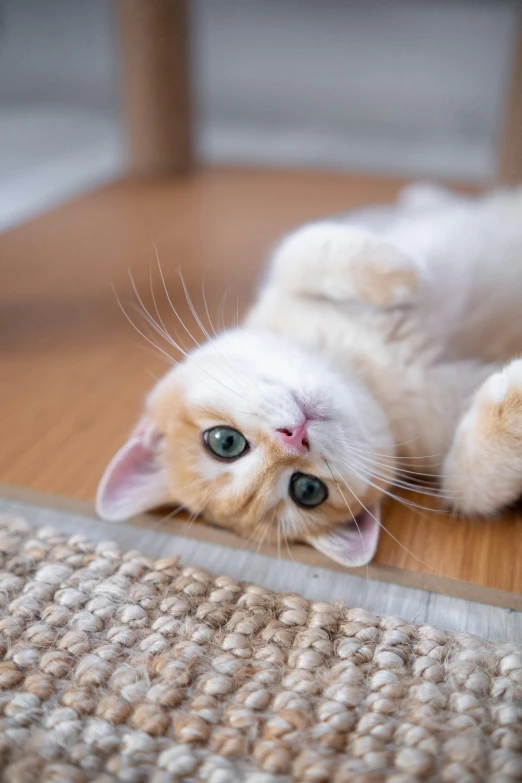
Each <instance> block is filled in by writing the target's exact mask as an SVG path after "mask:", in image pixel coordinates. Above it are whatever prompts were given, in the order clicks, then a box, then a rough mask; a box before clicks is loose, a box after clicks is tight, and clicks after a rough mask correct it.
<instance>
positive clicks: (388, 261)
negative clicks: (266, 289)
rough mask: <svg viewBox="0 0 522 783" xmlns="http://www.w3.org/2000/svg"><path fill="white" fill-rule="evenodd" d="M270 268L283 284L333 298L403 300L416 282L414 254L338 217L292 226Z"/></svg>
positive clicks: (387, 303) (390, 303)
mask: <svg viewBox="0 0 522 783" xmlns="http://www.w3.org/2000/svg"><path fill="white" fill-rule="evenodd" d="M274 268H275V272H276V275H277V278H278V280H279V283H280V284H282V285H283V286H284V287H285V288H287V289H288V290H292V291H294V292H296V293H303V294H306V295H311V296H323V297H326V298H328V299H330V300H332V301H334V302H346V301H349V300H359V301H363V302H369V303H371V304H375V305H378V306H380V307H396V306H399V305H407V304H411V303H413V301H414V300H415V298H416V296H417V291H418V288H419V285H420V267H419V265H418V263H417V262H416V261H415V260H413V259H412V258H410V256H408V255H407V254H405V253H403V252H402V251H401V250H399V249H398V248H396V247H395V246H394V245H391V244H390V243H388V242H385V241H383V240H382V239H381V238H380V237H378V236H376V235H374V234H371V233H370V232H368V231H365V230H363V229H360V228H357V227H355V226H350V225H346V224H343V223H316V224H313V225H311V226H305V227H304V228H302V229H300V230H299V231H296V232H295V233H294V234H292V235H291V236H290V237H288V238H287V239H286V240H285V241H284V242H283V243H282V245H281V246H280V248H279V250H278V251H277V253H276V255H275V258H274Z"/></svg>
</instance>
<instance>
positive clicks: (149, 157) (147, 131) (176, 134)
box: [118, 0, 193, 177]
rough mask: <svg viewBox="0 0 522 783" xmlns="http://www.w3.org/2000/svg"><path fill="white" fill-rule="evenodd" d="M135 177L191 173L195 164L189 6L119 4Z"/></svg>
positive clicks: (174, 0)
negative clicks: (193, 163)
mask: <svg viewBox="0 0 522 783" xmlns="http://www.w3.org/2000/svg"><path fill="white" fill-rule="evenodd" d="M118 12H119V13H118V20H119V33H120V42H121V53H122V65H121V72H122V78H123V92H124V103H125V114H126V121H127V135H128V139H129V145H130V152H131V169H132V173H133V174H135V175H139V176H148V177H150V176H158V175H159V176H165V175H172V174H183V173H186V172H187V171H188V170H189V169H190V167H191V165H192V158H193V145H192V113H191V104H192V100H191V98H192V96H191V92H192V90H191V62H190V61H191V56H190V29H189V7H188V0H146V2H144V1H143V0H119V1H118Z"/></svg>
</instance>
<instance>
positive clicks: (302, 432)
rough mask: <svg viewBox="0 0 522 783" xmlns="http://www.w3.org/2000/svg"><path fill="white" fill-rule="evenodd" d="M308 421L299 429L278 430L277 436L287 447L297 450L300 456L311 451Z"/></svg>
mask: <svg viewBox="0 0 522 783" xmlns="http://www.w3.org/2000/svg"><path fill="white" fill-rule="evenodd" d="M307 430H308V420H306V421H304V422H303V423H302V424H299V425H298V426H297V427H282V428H281V429H278V430H277V434H278V435H279V438H280V439H281V441H282V442H283V443H284V444H285V446H290V448H293V449H295V451H297V452H298V453H299V454H304V453H305V452H306V451H310V443H309V442H308V436H307Z"/></svg>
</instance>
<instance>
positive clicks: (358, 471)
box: [97, 329, 394, 565]
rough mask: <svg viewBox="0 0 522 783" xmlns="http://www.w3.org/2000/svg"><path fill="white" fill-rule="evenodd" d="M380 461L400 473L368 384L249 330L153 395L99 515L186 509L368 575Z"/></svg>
mask: <svg viewBox="0 0 522 783" xmlns="http://www.w3.org/2000/svg"><path fill="white" fill-rule="evenodd" d="M345 376H346V374H345ZM375 451H378V452H379V453H380V454H383V453H384V454H386V455H388V456H389V459H388V462H389V460H390V459H392V458H393V452H394V449H393V443H392V439H391V435H390V432H389V430H388V427H387V424H386V420H385V417H384V414H383V412H382V410H381V409H380V408H379V406H378V405H377V404H376V402H375V401H374V400H373V398H372V397H371V396H370V394H369V392H368V391H367V390H366V389H365V388H364V387H363V386H361V384H360V383H359V382H358V381H356V380H355V379H353V380H350V381H347V380H346V378H345V377H342V376H341V375H340V374H338V373H337V372H335V371H334V370H333V369H331V368H330V367H329V366H328V365H327V364H326V363H325V361H324V360H323V359H321V358H320V357H319V356H317V355H311V354H309V353H307V352H305V351H304V350H301V349H300V348H297V347H296V346H295V345H294V344H293V343H290V342H287V341H286V340H284V339H282V338H279V337H277V336H273V335H267V334H256V333H253V332H249V331H246V330H241V329H238V330H235V331H231V332H227V333H225V334H223V335H221V336H220V337H219V338H216V339H215V340H214V341H213V342H210V343H208V344H206V345H204V346H203V347H202V348H200V349H198V350H196V351H194V352H193V353H192V354H191V355H190V357H189V358H188V359H186V360H185V361H184V362H183V363H182V364H180V365H179V366H178V367H176V368H175V369H173V370H171V371H170V372H169V373H168V374H167V375H166V376H165V377H164V378H163V379H162V380H161V381H160V382H159V383H158V384H157V385H156V387H155V388H154V389H153V390H152V392H151V394H150V395H149V398H148V400H147V404H146V409H145V413H144V416H143V418H142V420H141V422H140V424H139V425H138V427H137V428H136V430H135V431H134V433H133V434H132V435H131V437H130V439H129V441H128V442H127V443H126V444H125V446H123V448H122V449H121V450H120V451H119V452H118V454H117V455H116V456H115V457H114V459H113V460H112V462H111V464H110V465H109V467H108V468H107V471H106V473H105V476H104V477H103V479H102V482H101V484H100V487H99V491H98V499H97V508H98V512H99V514H100V516H102V517H104V518H105V519H109V520H114V521H117V520H120V519H125V518H127V517H129V516H132V515H133V514H135V513H138V512H141V511H144V510H147V509H149V508H152V507H154V506H157V505H162V504H165V503H175V504H176V505H180V504H181V505H183V506H184V507H185V508H187V509H188V510H190V511H192V512H197V513H201V514H202V515H203V516H204V517H205V518H206V519H207V520H209V521H211V522H214V523H217V524H219V525H221V526H223V527H226V528H230V529H232V530H234V531H236V532H237V533H239V534H240V535H241V536H244V537H252V538H253V539H254V540H258V541H261V540H263V541H267V542H268V541H270V542H276V543H277V542H279V543H280V544H281V546H284V542H285V540H286V541H297V540H300V541H303V540H307V541H309V542H310V543H312V544H313V545H314V546H316V548H318V549H320V550H321V551H324V552H325V553H326V554H328V555H329V556H330V557H332V558H334V559H336V560H338V561H340V562H343V563H345V564H350V565H359V564H362V563H364V562H368V560H370V559H371V557H372V556H373V554H374V552H375V548H376V545H377V539H378V533H379V525H378V522H377V519H378V509H379V500H380V498H381V496H382V488H384V487H385V486H386V482H380V481H379V480H376V479H375V478H370V476H371V470H368V466H369V465H370V463H369V462H368V461H365V459H364V455H365V454H371V453H374V452H375ZM354 518H355V522H354Z"/></svg>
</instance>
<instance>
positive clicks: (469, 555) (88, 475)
mask: <svg viewBox="0 0 522 783" xmlns="http://www.w3.org/2000/svg"><path fill="white" fill-rule="evenodd" d="M402 184H403V183H402V182H399V181H394V180H384V179H382V178H367V177H357V176H347V175H333V174H320V173H303V172H277V173H275V172H267V171H263V172H260V171H255V172H249V171H242V170H241V171H209V172H200V173H198V174H197V175H195V176H193V177H191V178H189V179H186V180H179V181H178V182H175V183H172V182H171V183H164V184H139V183H131V182H123V183H118V184H116V185H113V186H111V187H108V188H106V189H104V190H101V191H98V192H96V193H93V194H90V195H87V196H84V197H82V198H80V199H78V200H76V201H74V202H72V203H69V204H67V205H65V206H63V207H60V208H58V209H56V210H54V211H53V212H51V213H49V214H47V215H44V216H43V217H40V218H38V219H36V220H33V221H31V222H29V223H26V224H25V225H23V226H21V227H19V228H16V229H14V230H12V231H10V232H8V233H6V234H4V235H2V236H0V264H1V270H2V272H1V288H0V421H1V426H2V447H1V449H0V481H1V482H4V483H7V484H13V485H19V486H22V487H28V488H31V489H33V490H39V491H43V492H51V493H56V494H61V495H66V496H70V497H74V498H77V499H80V500H89V499H92V497H93V495H94V492H95V488H96V484H97V481H98V479H99V477H100V474H101V472H102V470H103V467H104V465H105V464H106V462H107V460H108V459H109V457H110V456H111V454H112V453H113V451H114V450H115V448H117V446H118V445H119V444H120V443H121V442H122V440H123V438H124V437H125V435H126V433H127V432H128V430H129V428H130V427H131V426H132V424H133V422H134V420H135V419H136V417H137V415H138V412H139V410H140V405H141V401H142V399H143V396H144V394H145V393H146V391H147V390H148V388H149V387H150V386H151V384H152V382H153V380H154V379H155V378H157V377H159V375H160V374H161V373H162V372H163V370H164V369H165V368H166V367H167V360H166V359H165V357H164V356H161V355H160V354H159V352H158V351H156V350H155V349H154V348H153V347H152V346H151V345H150V344H148V343H147V342H146V340H145V339H143V338H142V337H140V336H139V335H138V334H137V333H136V331H134V330H133V329H132V327H131V326H130V324H129V322H128V320H127V319H126V318H125V316H124V315H123V313H122V312H121V310H120V308H119V306H118V303H117V301H116V297H115V294H114V291H113V288H112V286H114V289H115V291H116V292H117V294H118V297H119V298H120V300H121V302H122V304H123V305H124V307H125V309H126V310H127V313H128V315H129V317H130V318H131V319H132V320H134V322H135V323H136V325H138V326H139V328H140V329H142V330H143V331H144V332H145V333H146V334H147V335H149V337H150V338H151V339H154V338H153V337H152V334H151V333H150V330H148V329H147V326H146V324H145V323H144V321H143V319H142V318H141V316H140V315H139V312H138V310H137V309H136V308H135V302H136V298H135V296H134V294H133V292H132V287H131V284H130V281H129V277H128V273H129V270H131V271H132V274H133V275H134V279H135V282H136V286H137V289H138V291H139V293H140V295H141V296H142V297H143V300H144V302H145V303H148V302H150V298H151V297H150V274H151V270H152V274H153V278H154V285H155V286H156V291H157V295H158V297H159V300H160V301H159V303H160V308H161V310H162V312H163V314H164V316H165V318H166V319H167V320H168V323H169V326H170V327H172V328H173V330H174V328H175V326H176V323H175V317H174V316H173V314H172V312H171V313H170V315H169V314H168V313H169V311H168V303H167V302H166V301H165V297H164V296H163V297H162V296H161V292H160V281H159V278H158V273H157V267H156V266H155V263H156V262H155V250H154V246H156V247H157V250H158V254H159V257H160V259H161V264H162V267H163V271H164V273H165V277H166V281H167V287H168V289H169V292H170V295H171V298H172V300H173V302H174V304H175V306H176V307H177V308H178V310H179V313H180V315H181V317H182V318H183V319H186V320H187V323H188V325H189V329H190V330H191V331H192V333H193V335H194V337H196V339H200V338H201V335H200V334H198V333H197V327H196V326H195V324H194V322H193V320H192V321H190V319H189V316H190V313H189V311H188V307H187V304H186V302H185V298H184V295H183V289H182V285H181V282H180V278H179V274H178V271H177V269H178V267H181V269H182V271H183V275H184V278H185V281H186V283H187V286H188V288H189V290H190V293H191V295H192V297H193V299H194V302H195V304H196V307H197V308H198V309H200V308H201V289H202V283H204V288H205V292H206V294H207V298H208V301H209V304H210V312H211V316H212V319H213V321H214V322H215V324H217V323H218V322H221V321H222V320H224V321H225V323H233V322H235V320H236V318H237V313H238V311H239V313H241V311H243V310H244V309H245V307H246V306H247V305H248V302H249V300H250V298H251V296H252V293H253V290H254V285H255V281H256V278H257V277H258V275H259V273H260V271H261V269H262V265H263V259H264V257H265V256H266V253H267V251H269V250H270V247H271V246H272V245H273V243H274V242H275V241H276V240H277V239H278V238H279V237H280V236H281V235H282V234H283V233H284V232H285V231H287V230H288V229H290V228H292V227H294V226H296V225H297V224H299V223H301V222H303V221H306V220H308V219H312V218H317V217H320V216H326V215H329V214H332V213H336V212H339V211H343V210H346V209H350V208H352V207H355V206H358V205H361V204H366V203H371V202H374V203H375V202H380V201H386V200H389V199H391V198H393V196H394V195H395V193H396V192H397V190H398V188H399V187H400V186H401V185H402ZM133 302H134V304H133ZM178 332H179V334H180V335H183V334H184V337H185V344H186V346H187V347H189V346H190V344H191V339H190V338H189V337H188V335H187V334H186V333H184V331H183V328H182V327H181V326H180V325H179V324H178ZM163 347H164V348H166V346H163ZM384 525H385V527H386V528H387V530H388V531H389V532H390V535H386V534H383V536H382V538H381V544H380V546H379V550H378V554H377V558H376V562H377V563H378V564H380V565H381V566H392V567H395V568H398V569H401V570H403V571H404V572H419V573H423V574H434V575H437V576H441V577H449V578H453V579H458V580H463V583H466V584H469V585H471V586H472V585H478V586H482V587H490V588H496V589H497V590H503V591H508V592H509V593H522V568H521V567H520V564H521V556H520V554H519V553H520V552H521V551H522V547H521V544H522V526H521V517H520V515H519V514H516V513H513V514H511V515H506V516H505V518H503V519H500V520H498V521H496V522H495V523H489V524H485V523H478V522H473V521H467V522H464V521H462V520H457V519H454V518H452V517H450V516H448V515H446V514H438V513H433V512H430V511H425V512H417V511H415V510H411V509H409V508H406V507H404V506H402V505H400V504H398V503H397V504H395V503H391V504H390V505H389V506H388V508H387V510H386V514H385V517H384ZM471 590H472V591H473V588H471ZM461 594H462V593H461ZM471 595H472V592H471ZM483 598H484V593H483V592H482V599H483Z"/></svg>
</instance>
